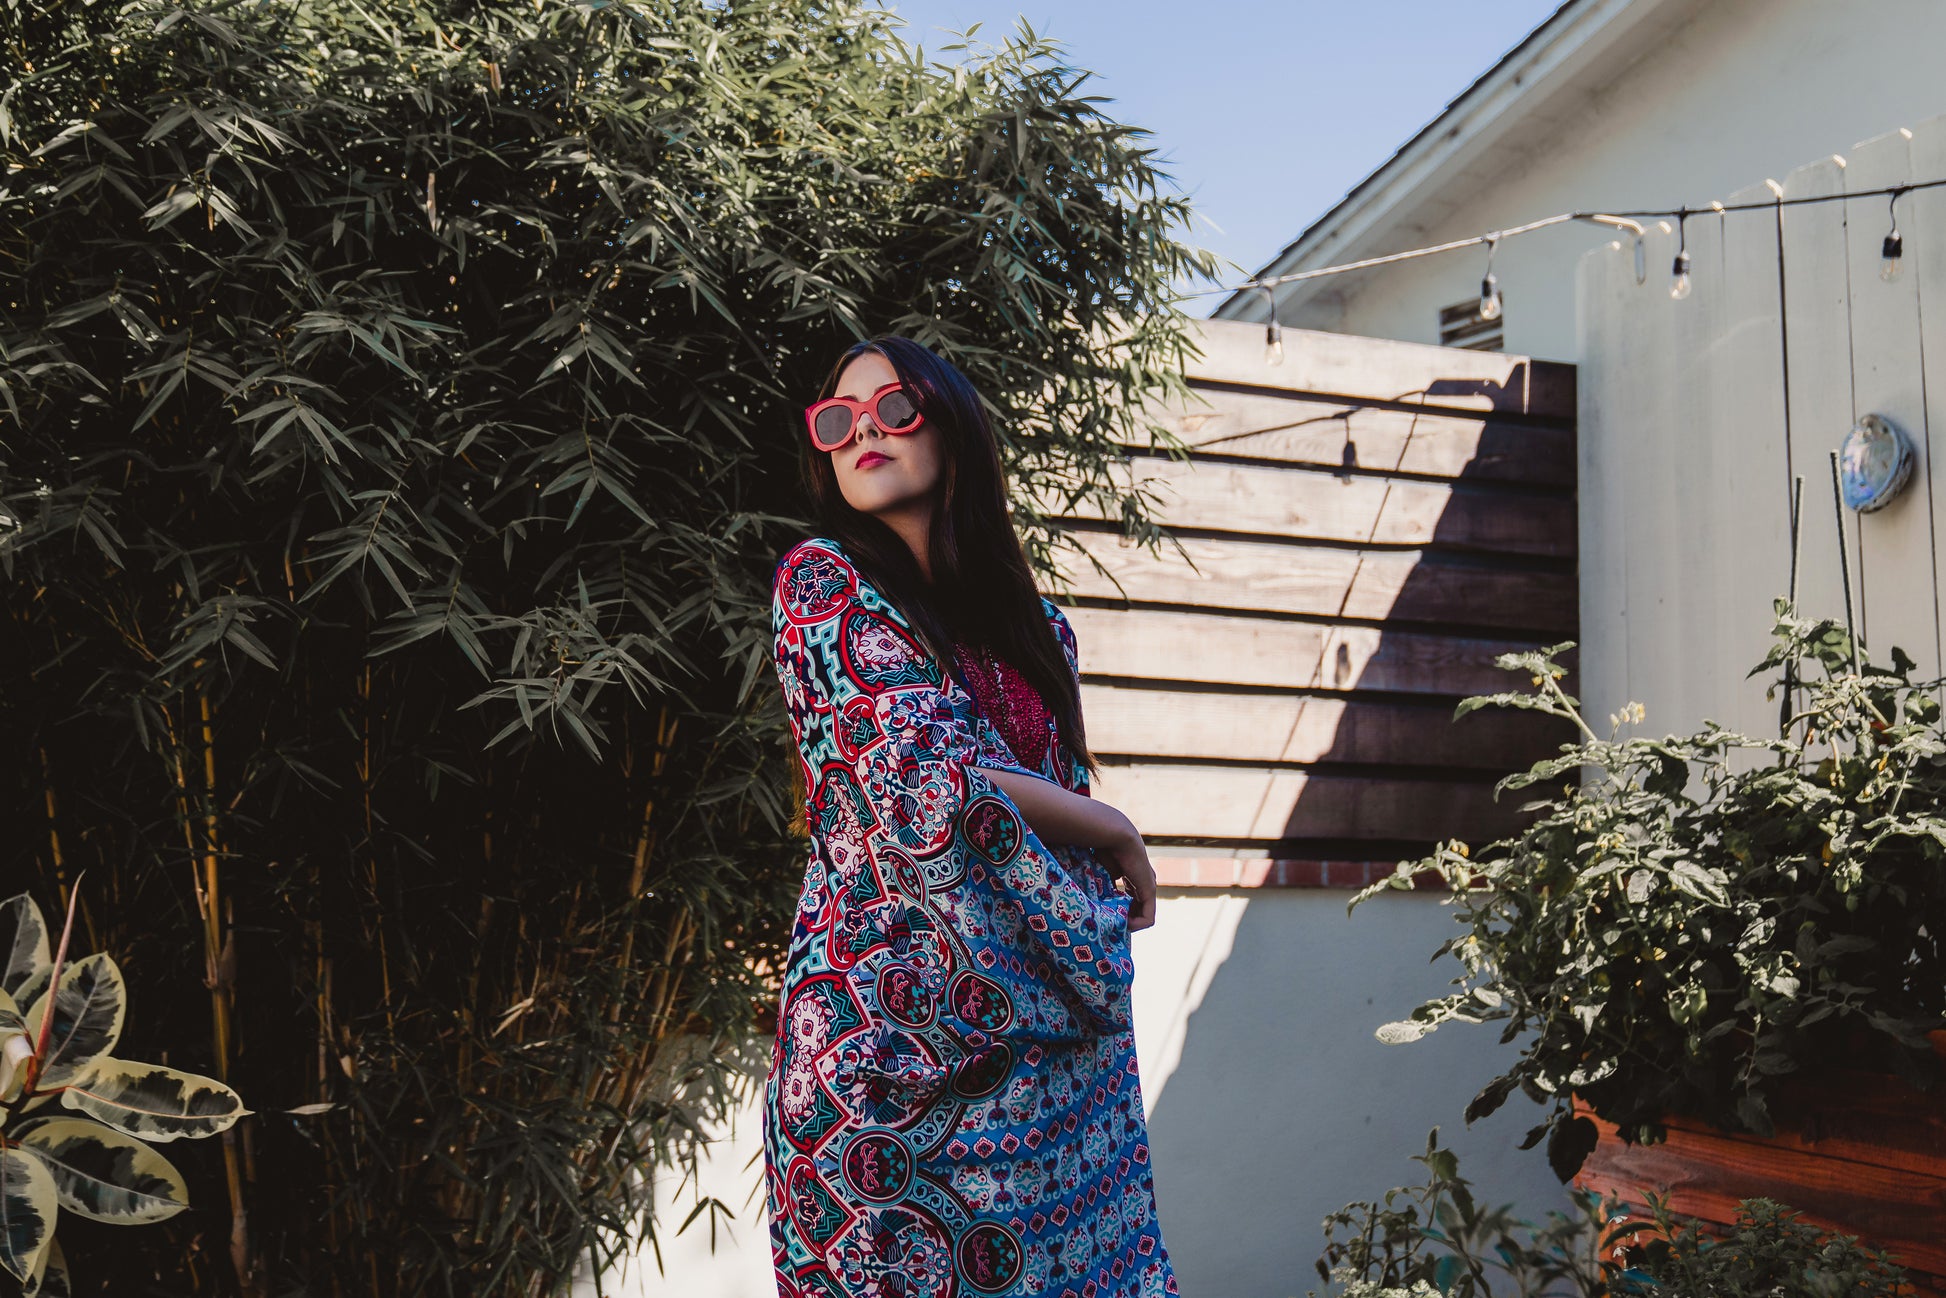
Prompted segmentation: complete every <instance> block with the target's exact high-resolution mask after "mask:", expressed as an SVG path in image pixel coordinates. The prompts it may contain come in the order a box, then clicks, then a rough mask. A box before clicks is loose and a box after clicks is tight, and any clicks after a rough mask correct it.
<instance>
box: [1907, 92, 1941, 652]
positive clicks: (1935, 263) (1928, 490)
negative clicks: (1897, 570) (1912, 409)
mask: <svg viewBox="0 0 1946 1298" xmlns="http://www.w3.org/2000/svg"><path fill="white" fill-rule="evenodd" d="M1912 171H1913V174H1914V175H1915V176H1946V117H1934V118H1930V119H1928V120H1926V121H1924V122H1921V123H1920V124H1919V125H1918V126H1917V127H1915V128H1914V129H1913V132H1912ZM1899 210H1900V215H1901V217H1902V223H1903V224H1904V226H1905V228H1906V229H1907V230H1908V231H1911V230H1921V231H1924V230H1939V229H1946V193H1942V192H1941V191H1940V190H1937V189H1921V190H1916V191H1914V192H1913V193H1910V194H1907V195H1906V196H1905V197H1904V198H1901V199H1900V200H1899ZM1905 239H1906V242H1905V256H1906V260H1907V261H1908V262H1910V263H1911V273H1912V277H1913V279H1914V281H1915V283H1916V284H1917V286H1918V292H1919V298H1920V301H1921V302H1922V303H1926V304H1933V305H1935V310H1934V314H1933V317H1932V318H1933V321H1934V325H1933V328H1934V332H1935V337H1934V339H1933V342H1932V345H1931V346H1929V347H1927V348H1925V349H1924V351H1925V365H1924V367H1923V374H1924V377H1925V391H1926V405H1925V409H1924V411H1923V415H1924V417H1923V419H1922V420H1921V421H1920V424H1919V426H1918V427H1916V428H1911V429H1908V430H1907V431H1908V432H1910V433H1912V434H1913V441H1914V443H1915V447H1914V449H1915V450H1917V451H1918V452H1919V463H1918V464H1917V465H1916V466H1914V468H1913V483H1912V485H1911V486H1909V487H1907V488H1906V491H1907V492H1908V493H1909V494H1911V495H1913V496H1915V497H1917V496H1920V495H1922V494H1923V495H1924V496H1925V498H1926V513H1927V515H1928V516H1929V517H1930V518H1931V520H1932V536H1933V541H1932V544H1933V589H1932V596H1933V601H1932V603H1933V619H1934V623H1935V625H1937V626H1938V627H1939V630H1940V639H1941V641H1942V642H1946V607H1942V605H1946V563H1943V562H1941V558H1940V555H1939V547H1940V545H1941V544H1942V543H1946V535H1942V532H1943V531H1946V517H1942V515H1946V480H1943V479H1946V473H1942V471H1941V469H1940V467H1939V464H1940V454H1941V450H1942V445H1941V444H1942V441H1946V345H1941V343H1940V341H1939V339H1938V337H1937V332H1938V328H1939V325H1938V319H1939V317H1938V312H1937V308H1936V304H1938V303H1941V302H1946V243H1942V242H1941V241H1940V240H1938V239H1927V238H1920V237H1915V236H1914V235H1913V234H1911V233H1908V234H1907V235H1906V236H1905ZM1913 584H1916V583H1913ZM1925 594H1926V592H1924V591H1919V590H1913V591H1912V593H1911V598H1912V599H1914V600H1916V601H1923V600H1924V599H1925ZM1941 653H1942V657H1943V658H1946V643H1942V645H1941Z"/></svg>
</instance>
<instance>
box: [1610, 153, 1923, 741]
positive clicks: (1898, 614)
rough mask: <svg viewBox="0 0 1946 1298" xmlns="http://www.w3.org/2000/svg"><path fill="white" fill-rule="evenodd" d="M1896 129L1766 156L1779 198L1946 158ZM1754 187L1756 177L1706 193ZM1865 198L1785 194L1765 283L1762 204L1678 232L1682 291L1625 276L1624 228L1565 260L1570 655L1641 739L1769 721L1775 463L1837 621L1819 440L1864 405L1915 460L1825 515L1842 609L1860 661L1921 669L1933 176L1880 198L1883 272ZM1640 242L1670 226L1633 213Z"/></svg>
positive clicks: (1842, 428)
mask: <svg viewBox="0 0 1946 1298" xmlns="http://www.w3.org/2000/svg"><path fill="white" fill-rule="evenodd" d="M1906 125H1908V126H1909V127H1910V129H1909V130H1906V129H1899V130H1895V131H1892V132H1889V133H1887V134H1885V135H1881V136H1879V137H1877V138H1875V139H1871V140H1868V141H1865V142H1863V143H1860V144H1858V145H1856V146H1848V147H1846V148H1845V149H1844V157H1845V162H1844V163H1843V164H1840V163H1839V161H1838V160H1837V159H1836V158H1825V159H1823V160H1819V161H1814V162H1810V163H1808V164H1806V165H1804V166H1801V167H1797V168H1794V169H1791V170H1788V171H1785V170H1783V169H1780V171H1779V173H1778V182H1779V187H1780V188H1781V190H1782V195H1783V197H1784V198H1785V199H1787V200H1788V199H1792V198H1799V197H1808V196H1813V195H1830V194H1845V193H1858V192H1860V191H1870V190H1873V189H1882V188H1889V187H1892V186H1896V185H1900V184H1905V183H1912V182H1922V181H1927V180H1934V179H1937V178H1939V177H1941V176H1942V175H1946V117H1937V118H1933V119H1931V120H1927V121H1913V122H1910V123H1907V124H1906ZM1772 193H1773V191H1772V190H1771V189H1770V188H1769V187H1768V186H1765V185H1755V186H1751V187H1750V188H1748V189H1746V190H1744V191H1743V192H1741V193H1737V194H1725V195H1724V198H1725V200H1726V201H1766V200H1767V199H1768V198H1769V197H1770V196H1771V194H1772ZM1886 205H1887V204H1886V199H1885V198H1884V197H1883V196H1882V195H1875V196H1869V197H1860V198H1856V199H1850V200H1846V201H1843V202H1833V203H1819V204H1810V205H1803V206H1796V207H1789V208H1786V209H1785V210H1784V212H1783V216H1782V220H1783V225H1782V239H1783V253H1784V263H1785V277H1784V285H1783V287H1784V292H1783V294H1782V296H1781V300H1780V294H1779V277H1778V246H1777V239H1778V226H1777V220H1776V218H1775V217H1774V216H1773V215H1772V214H1771V213H1769V212H1753V213H1750V214H1747V215H1742V216H1738V215H1731V216H1729V217H1727V218H1724V221H1725V225H1724V227H1723V228H1722V229H1720V230H1719V228H1718V227H1717V220H1716V219H1715V218H1711V219H1709V220H1707V221H1706V222H1704V223H1703V226H1702V228H1701V229H1700V230H1692V232H1691V238H1690V252H1691V256H1692V264H1693V265H1694V266H1695V267H1696V269H1697V271H1698V272H1699V273H1698V274H1697V275H1696V278H1695V287H1694V289H1693V291H1692V293H1691V295H1690V296H1689V298H1687V299H1686V300H1684V301H1680V302H1676V301H1671V300H1670V298H1669V295H1668V293H1667V292H1666V291H1663V290H1662V287H1661V285H1659V284H1657V283H1654V282H1651V283H1649V284H1637V283H1636V282H1635V276H1634V269H1633V267H1634V257H1633V252H1632V249H1631V248H1629V247H1628V246H1626V245H1625V244H1614V245H1609V246H1604V247H1602V248H1599V249H1597V250H1595V251H1593V252H1590V253H1589V254H1588V255H1587V256H1586V257H1585V258H1584V259H1583V261H1582V263H1581V267H1580V281H1581V327H1582V336H1583V345H1582V350H1583V352H1584V356H1583V360H1582V362H1581V364H1580V367H1579V377H1580V384H1579V398H1580V407H1581V416H1580V429H1579V432H1580V442H1579V447H1580V452H1581V456H1582V459H1581V475H1580V481H1581V518H1580V526H1581V555H1582V573H1581V629H1582V635H1581V639H1582V642H1583V649H1582V657H1581V664H1582V677H1583V696H1584V698H1585V700H1586V703H1587V706H1588V708H1589V710H1590V711H1591V712H1592V713H1593V714H1594V715H1596V716H1606V715H1607V714H1609V713H1610V712H1613V711H1616V710H1618V709H1619V708H1620V706H1621V704H1622V703H1623V702H1625V701H1630V700H1633V701H1637V702H1640V703H1642V704H1644V705H1645V707H1646V710H1647V717H1646V723H1645V726H1644V729H1646V730H1647V731H1648V732H1650V733H1655V734H1662V733H1667V732H1669V731H1676V732H1683V731H1687V730H1689V729H1691V728H1693V727H1695V726H1697V725H1699V724H1700V723H1701V722H1702V721H1703V720H1704V719H1705V718H1713V719H1715V720H1718V721H1721V722H1722V723H1723V724H1725V725H1727V726H1731V727H1733V728H1736V729H1741V730H1745V731H1747V732H1751V733H1756V734H1760V735H1774V734H1775V733H1776V726H1777V717H1778V701H1777V700H1774V699H1766V698H1765V697H1764V689H1765V687H1766V685H1767V681H1766V680H1765V679H1764V678H1761V677H1760V678H1758V679H1757V680H1754V681H1753V680H1746V679H1745V673H1746V672H1747V671H1748V670H1749V669H1750V668H1751V667H1752V666H1754V665H1755V664H1756V662H1757V661H1758V659H1759V658H1761V657H1762V656H1763V653H1764V652H1765V650H1766V649H1767V647H1768V646H1769V644H1770V635H1769V632H1770V625H1771V620H1772V618H1771V600H1772V599H1773V598H1774V597H1776V596H1779V595H1782V594H1784V593H1785V590H1786V588H1787V586H1788V584H1789V580H1790V562H1791V548H1790V491H1791V482H1792V478H1793V476H1802V478H1803V479H1804V508H1803V526H1802V542H1801V562H1800V565H1799V575H1798V607H1799V608H1800V610H1802V611H1803V612H1804V613H1805V614H1806V615H1809V616H1816V617H1830V618H1842V617H1843V616H1844V614H1845V592H1844V585H1843V583H1842V577H1841V567H1840V554H1839V523H1838V511H1837V510H1836V509H1835V508H1834V501H1833V495H1832V484H1831V476H1830V463H1829V459H1828V456H1829V453H1830V451H1831V450H1833V449H1835V448H1836V447H1837V446H1838V445H1839V443H1840V442H1841V440H1842V439H1843V438H1844V436H1845V433H1846V431H1847V430H1848V429H1849V428H1850V427H1851V424H1852V422H1853V420H1855V419H1856V418H1858V417H1860V416H1862V415H1865V414H1867V413H1877V414H1880V415H1882V416H1885V417H1887V418H1889V419H1890V420H1891V421H1892V422H1893V423H1895V424H1897V425H1898V426H1899V427H1900V428H1901V429H1902V430H1904V432H1905V433H1906V434H1907V436H1908V437H1909V438H1910V439H1911V441H1912V442H1913V444H1914V448H1915V450H1916V452H1917V463H1916V465H1915V467H1914V470H1913V473H1912V477H1911V480H1910V481H1909V482H1908V484H1907V486H1906V488H1905V489H1904V490H1903V491H1902V492H1900V493H1899V494H1898V495H1897V496H1895V497H1894V498H1893V499H1892V500H1891V501H1890V502H1888V503H1887V504H1886V505H1885V506H1884V508H1882V509H1880V510H1878V511H1876V512H1873V513H1869V514H1854V513H1852V512H1851V511H1849V510H1846V511H1843V520H1844V521H1843V528H1844V537H1845V543H1846V545H1847V547H1848V550H1847V562H1848V563H1849V567H1850V578H1851V594H1852V611H1853V614H1854V616H1855V618H1856V625H1857V627H1858V630H1859V632H1860V634H1861V635H1862V637H1863V639H1864V642H1865V646H1866V648H1867V649H1868V650H1869V651H1870V653H1871V656H1872V657H1873V658H1874V659H1875V660H1877V661H1879V662H1886V661H1888V660H1889V657H1890V652H1891V649H1892V647H1893V646H1894V645H1896V646H1898V647H1899V648H1901V649H1903V650H1905V651H1906V652H1907V653H1908V654H1909V655H1910V656H1911V657H1912V658H1913V660H1914V661H1915V662H1916V663H1917V664H1918V666H1917V669H1916V672H1915V679H1929V678H1933V677H1936V676H1938V675H1940V672H1941V655H1940V639H1941V625H1940V616H1939V605H1940V600H1939V595H1940V592H1941V580H1940V578H1941V567H1942V565H1941V562H1940V548H1941V547H1940V540H1939V531H1940V528H1941V525H1942V524H1946V519H1943V518H1942V517H1941V514H1942V512H1946V499H1943V497H1946V479H1942V475H1941V473H1940V471H1939V470H1938V468H1937V467H1936V459H1935V452H1936V449H1937V445H1938V442H1939V439H1940V438H1942V437H1946V329H1942V325H1941V321H1942V319H1946V310H1942V307H1946V188H1935V189H1927V190H1916V191H1912V192H1910V193H1907V194H1906V195H1904V196H1903V197H1902V198H1901V199H1900V200H1899V218H1900V219H1899V224H1900V227H1901V229H1902V231H1903V234H1904V240H1905V254H1906V255H1905V257H1904V259H1903V264H1902V268H1901V270H1900V273H1899V274H1898V275H1897V276H1896V278H1895V279H1894V280H1892V281H1891V282H1889V283H1888V282H1886V281H1884V280H1883V279H1881V278H1880V274H1879V271H1880V267H1881V265H1882V262H1881V259H1880V249H1881V240H1882V239H1883V237H1884V234H1885V232H1886V228H1887V212H1886ZM1649 243H1650V248H1651V253H1650V255H1651V258H1652V259H1653V258H1661V259H1662V260H1663V261H1665V262H1666V261H1667V260H1668V258H1669V256H1670V255H1671V250H1672V249H1673V246H1674V240H1673V236H1672V235H1671V234H1670V233H1669V232H1667V231H1666V230H1663V229H1660V228H1658V229H1653V230H1651V231H1650V234H1649ZM1780 315H1781V317H1782V318H1780ZM1786 330H1788V339H1789V356H1790V364H1789V368H1788V375H1789V392H1788V395H1789V413H1790V419H1789V423H1788V426H1787V424H1786V421H1785V396H1786V391H1785V375H1786V368H1785V365H1784V358H1783V345H1784V340H1785V334H1786ZM1929 444H1930V446H1929Z"/></svg>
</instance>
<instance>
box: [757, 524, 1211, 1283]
mask: <svg viewBox="0 0 1946 1298" xmlns="http://www.w3.org/2000/svg"><path fill="white" fill-rule="evenodd" d="M1043 604H1044V607H1045V611H1046V613H1047V616H1048V618H1049V619H1050V620H1051V621H1052V622H1053V624H1054V628H1055V632H1056V635H1057V636H1058V638H1059V639H1060V642H1061V644H1062V646H1063V648H1064V649H1065V650H1066V653H1067V657H1068V662H1069V665H1070V667H1073V665H1074V663H1075V661H1076V660H1075V647H1074V633H1073V631H1072V629H1071V628H1070V627H1069V626H1068V624H1067V620H1066V619H1065V618H1064V617H1063V616H1062V615H1061V613H1060V611H1059V610H1058V609H1057V608H1055V606H1054V605H1053V604H1051V603H1047V602H1046V601H1043ZM771 617H772V624H773V630H774V632H775V644H776V667H777V678H778V682H779V684H780V685H781V686H782V689H783V694H784V701H785V703H786V705H787V707H788V709H789V712H790V722H791V730H792V732H793V734H794V736H795V737H796V740H797V747H798V755H799V757H800V758H801V759H802V761H803V763H804V772H805V776H806V780H805V782H806V787H807V788H808V789H809V791H810V796H809V798H808V800H807V803H806V808H805V811H806V816H807V819H808V821H809V825H810V830H811V852H810V860H809V863H808V865H807V868H806V871H805V878H804V889H803V893H802V896H801V898H800V900H799V903H798V908H797V915H796V919H795V922H794V924H793V926H792V930H791V938H790V954H789V959H788V962H787V964H786V967H785V971H784V979H783V994H782V999H781V1001H780V1004H779V1013H778V1023H777V1041H776V1045H775V1048H774V1051H773V1054H772V1058H771V1067H770V1073H769V1076H768V1079H767V1081H766V1084H765V1088H764V1154H765V1164H766V1189H767V1197H768V1207H769V1216H770V1239H771V1251H772V1258H773V1261H774V1263H775V1266H776V1272H777V1288H778V1293H779V1294H780V1296H781V1298H798V1296H799V1295H805V1296H807V1298H808V1296H815V1298H982V1296H984V1295H1009V1296H1018V1298H1041V1296H1043V1295H1045V1296H1046V1298H1153V1296H1155V1295H1162V1294H1174V1293H1176V1292H1177V1289H1176V1281H1175V1277H1174V1275H1173V1273H1172V1272H1171V1270H1170V1266H1169V1258H1168V1253H1167V1252H1166V1250H1165V1249H1164V1248H1163V1243H1162V1233H1161V1231H1160V1229H1159V1228H1158V1226H1157V1223H1156V1212H1155V1195H1154V1189H1153V1182H1152V1179H1151V1177H1150V1171H1149V1143H1148V1133H1147V1130H1146V1127H1145V1124H1144V1121H1143V1115H1142V1091H1141V1084H1140V1080H1139V1078H1138V1077H1137V1075H1136V1066H1135V1039H1134V1033H1133V1031H1132V1029H1131V1025H1130V1017H1129V984H1130V981H1131V978H1132V976H1133V972H1134V968H1133V965H1132V963H1131V961H1130V957H1129V943H1128V906H1129V902H1128V899H1127V898H1126V897H1124V896H1123V895H1122V894H1120V893H1119V892H1117V891H1116V890H1115V887H1114V882H1113V879H1112V877H1111V876H1110V874H1109V872H1108V871H1107V870H1106V869H1105V868H1104V867H1103V866H1102V865H1101V864H1100V863H1099V862H1098V861H1097V860H1096V859H1095V857H1094V854H1093V852H1092V851H1091V850H1089V849H1085V848H1074V847H1050V846H1048V845H1047V844H1045V843H1043V842H1042V841H1041V840H1040V838H1039V837H1037V836H1036V835H1035V834H1034V832H1033V831H1032V830H1031V829H1029V828H1028V827H1027V825H1026V823H1025V821H1024V820H1023V819H1022V818H1021V815H1020V813H1019V810H1018V809H1017V808H1016V807H1015V805H1014V803H1013V801H1012V800H1011V799H1010V798H1009V797H1008V796H1007V795H1006V794H1005V793H1004V792H1002V791H1001V789H1000V787H999V786H998V785H997V784H996V783H994V782H993V781H992V780H991V779H989V778H988V777H987V775H986V773H985V771H986V769H988V768H993V769H1005V770H1013V771H1021V772H1024V773H1027V774H1032V775H1037V776H1040V777H1042V778H1045V779H1051V780H1054V781H1056V782H1057V783H1059V784H1060V785H1062V786H1063V787H1064V788H1068V789H1072V790H1074V791H1076V792H1083V793H1085V792H1086V791H1087V772H1086V770H1085V768H1083V767H1081V766H1080V765H1079V764H1078V763H1077V762H1075V761H1074V760H1073V758H1072V757H1071V756H1070V755H1069V754H1068V752H1067V749H1066V748H1065V747H1064V746H1063V745H1060V744H1057V743H1053V742H1047V743H1044V744H1030V745H1027V746H1028V747H1030V748H1032V749H1033V750H1035V756H1036V757H1037V758H1038V759H1039V761H1040V766H1039V767H1038V769H1032V770H1030V769H1028V768H1027V767H1025V766H1023V765H1021V763H1020V761H1019V760H1017V758H1016V754H1015V752H1014V750H1013V749H1012V748H1010V747H1009V745H1008V744H1007V742H1006V740H1005V739H1004V738H1003V737H1002V730H1001V728H1000V727H999V726H998V725H996V724H995V722H994V720H992V719H990V718H989V717H988V716H987V715H986V714H985V712H983V711H982V709H981V708H980V706H979V704H978V703H977V701H976V699H975V697H974V695H973V694H971V693H969V691H968V690H967V689H966V688H964V687H963V686H962V685H961V683H960V682H959V681H958V680H957V679H955V676H954V674H953V673H950V672H945V671H942V670H941V667H940V665H939V663H938V662H937V661H936V660H935V659H934V658H933V657H932V655H930V654H929V653H928V652H926V651H925V649H923V648H922V647H921V642H920V640H919V639H918V637H917V635H916V634H915V633H914V632H913V631H912V629H911V627H910V625H909V624H908V623H907V622H906V621H905V619H904V617H903V616H902V615H901V614H900V613H899V612H898V610H897V609H895V608H894V607H893V606H892V605H891V604H890V603H889V602H887V601H886V600H885V599H884V598H882V597H881V596H880V594H879V593H878V591H877V590H875V589H874V588H873V587H872V585H871V584H870V583H869V582H868V581H866V580H864V579H863V578H861V577H860V575H859V574H858V572H857V570H856V569H855V568H854V567H853V565H852V564H851V562H850V561H849V560H848V559H847V557H846V555H845V553H844V551H843V550H842V549H840V548H839V546H838V545H837V544H836V543H834V542H831V541H828V540H811V541H806V542H804V543H802V544H800V545H798V546H797V547H796V548H794V549H793V550H791V551H790V553H788V554H787V555H785V556H784V558H783V560H782V561H781V562H780V563H779V565H778V568H777V572H776V577H775V582H774V586H773V596H772V604H771ZM1030 715H1033V716H1034V717H1036V719H1037V720H1039V722H1040V723H1041V724H1044V725H1047V726H1049V727H1050V728H1051V725H1052V723H1051V722H1050V721H1048V720H1047V719H1046V713H1045V710H1044V709H1035V710H1034V711H1033V712H1032V713H1031V714H1030ZM1049 738H1050V740H1051V738H1052V736H1051V733H1050V736H1049Z"/></svg>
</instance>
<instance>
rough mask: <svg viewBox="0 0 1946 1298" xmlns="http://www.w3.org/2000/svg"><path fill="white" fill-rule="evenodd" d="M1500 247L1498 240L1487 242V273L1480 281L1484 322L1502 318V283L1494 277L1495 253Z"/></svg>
mask: <svg viewBox="0 0 1946 1298" xmlns="http://www.w3.org/2000/svg"><path fill="white" fill-rule="evenodd" d="M1499 246H1500V241H1499V240H1498V239H1488V240H1487V273H1486V274H1485V275H1484V276H1483V277H1482V278H1481V280H1480V319H1482V320H1498V319H1499V318H1500V281H1499V280H1497V279H1495V278H1494V277H1493V251H1494V249H1496V248H1498V247H1499Z"/></svg>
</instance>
